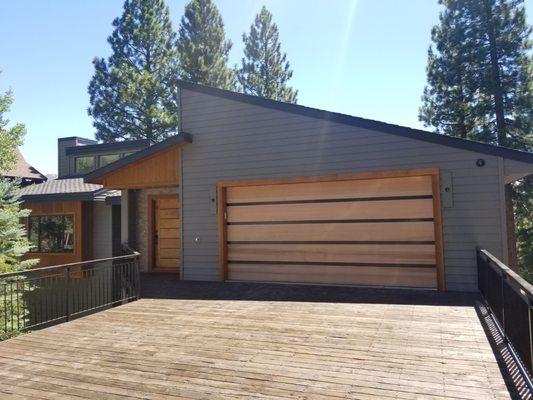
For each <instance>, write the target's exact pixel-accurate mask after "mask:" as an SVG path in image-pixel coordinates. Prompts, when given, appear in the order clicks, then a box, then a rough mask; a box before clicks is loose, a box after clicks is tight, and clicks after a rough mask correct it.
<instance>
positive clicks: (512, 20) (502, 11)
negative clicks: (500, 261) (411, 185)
mask: <svg viewBox="0 0 533 400" xmlns="http://www.w3.org/2000/svg"><path fill="white" fill-rule="evenodd" d="M439 3H440V4H442V5H444V7H445V9H444V11H443V12H442V13H441V14H440V18H439V19H440V23H439V25H438V26H436V27H435V28H434V29H433V31H432V40H433V42H434V48H433V47H431V48H430V50H429V55H428V68H427V78H428V81H427V86H426V88H425V90H424V95H423V97H422V99H423V105H422V107H421V110H420V115H419V117H420V120H422V121H424V123H425V124H426V125H427V126H432V127H434V128H435V130H436V132H437V133H444V134H448V135H453V136H460V137H464V138H470V139H475V140H479V141H485V142H488V143H492V144H497V145H500V146H506V147H511V148H516V149H521V150H529V151H531V150H533V135H532V128H533V118H532V115H531V112H532V110H533V90H532V81H531V78H532V63H531V54H530V50H531V41H530V34H531V27H530V26H528V24H527V22H526V14H525V8H524V1H523V0H439ZM506 196H507V198H508V199H509V198H511V197H512V198H513V202H514V209H515V210H514V212H515V214H514V217H515V222H516V227H517V232H516V233H517V234H516V237H517V239H518V249H519V255H518V258H519V262H520V264H521V266H522V267H523V268H525V267H527V266H529V267H530V268H531V271H533V265H528V264H527V263H528V262H531V260H533V247H532V246H531V243H530V239H531V237H532V235H533V234H532V233H531V228H532V225H531V221H532V220H533V206H532V204H533V200H532V199H533V183H532V180H531V178H528V179H524V180H522V181H521V182H518V183H517V184H515V185H514V186H513V187H511V186H507V187H506ZM508 204H509V203H508ZM511 215H512V214H511ZM510 261H511V262H512V263H513V261H514V260H510ZM531 276H532V277H533V273H531Z"/></svg>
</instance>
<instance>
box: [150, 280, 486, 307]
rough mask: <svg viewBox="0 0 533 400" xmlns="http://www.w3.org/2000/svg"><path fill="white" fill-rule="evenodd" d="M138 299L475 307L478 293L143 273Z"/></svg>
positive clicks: (478, 298)
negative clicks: (213, 279) (214, 279)
mask: <svg viewBox="0 0 533 400" xmlns="http://www.w3.org/2000/svg"><path fill="white" fill-rule="evenodd" d="M141 297H143V298H152V299H189V300H249V301H254V300H256V301H303V302H319V303H370V304H411V305H442V306H445V305H449V306H474V304H475V303H476V301H479V300H480V297H479V295H478V294H477V293H462V292H446V293H437V292H435V291H431V290H410V289H385V288H364V287H349V286H322V285H291V284H276V283H254V282H204V281H181V280H180V279H179V277H178V276H177V275H176V274H165V273H142V274H141Z"/></svg>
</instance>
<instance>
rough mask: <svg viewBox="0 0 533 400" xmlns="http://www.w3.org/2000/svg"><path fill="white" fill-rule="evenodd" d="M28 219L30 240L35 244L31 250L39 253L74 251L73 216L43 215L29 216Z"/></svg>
mask: <svg viewBox="0 0 533 400" xmlns="http://www.w3.org/2000/svg"><path fill="white" fill-rule="evenodd" d="M30 221H31V222H30V230H29V232H30V240H31V241H32V243H35V244H36V248H35V249H34V250H33V251H35V252H41V253H72V252H73V251H74V216H72V215H43V216H35V217H30ZM36 227H37V228H36ZM39 228H40V229H39Z"/></svg>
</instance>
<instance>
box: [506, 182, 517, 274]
mask: <svg viewBox="0 0 533 400" xmlns="http://www.w3.org/2000/svg"><path fill="white" fill-rule="evenodd" d="M505 217H506V218H505V220H506V222H507V257H508V260H507V265H508V266H509V268H511V269H512V270H513V271H517V270H518V256H517V251H516V232H515V222H514V210H513V185H512V184H511V183H508V184H507V185H505Z"/></svg>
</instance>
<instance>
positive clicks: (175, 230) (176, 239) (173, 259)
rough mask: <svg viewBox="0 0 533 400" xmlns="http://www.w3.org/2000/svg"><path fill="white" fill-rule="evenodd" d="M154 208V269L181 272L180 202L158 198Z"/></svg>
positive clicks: (170, 198)
mask: <svg viewBox="0 0 533 400" xmlns="http://www.w3.org/2000/svg"><path fill="white" fill-rule="evenodd" d="M153 207H154V210H153V211H154V230H153V232H154V250H155V251H154V269H155V270H157V271H168V272H179V268H180V254H179V253H180V216H179V200H178V198H177V195H176V196H175V197H174V196H173V197H167V196H166V197H156V198H155V199H154V203H153Z"/></svg>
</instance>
